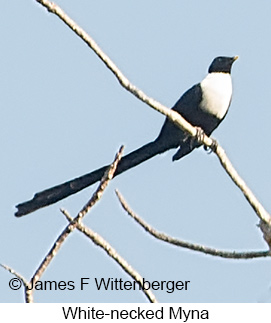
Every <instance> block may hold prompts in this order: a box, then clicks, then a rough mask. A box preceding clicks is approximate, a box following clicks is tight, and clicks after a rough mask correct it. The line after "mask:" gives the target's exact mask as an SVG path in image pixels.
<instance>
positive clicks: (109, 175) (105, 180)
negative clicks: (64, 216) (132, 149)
mask: <svg viewBox="0 0 271 323" xmlns="http://www.w3.org/2000/svg"><path fill="white" fill-rule="evenodd" d="M123 149H124V146H121V147H120V149H119V152H118V153H117V155H116V157H115V160H114V162H113V163H112V164H111V166H110V167H109V168H108V169H107V171H106V172H105V174H104V176H103V178H102V179H101V181H100V185H99V186H98V188H97V190H96V191H95V192H94V194H93V195H92V197H91V199H90V200H89V201H88V203H87V204H86V205H85V206H84V207H83V208H82V210H81V211H80V212H79V216H80V217H81V218H82V217H83V216H84V215H85V214H86V213H88V212H89V210H90V209H91V208H92V206H93V205H94V204H95V203H97V201H98V200H99V199H100V198H101V197H102V195H103V192H104V190H105V189H106V187H107V185H108V184H109V181H110V180H111V179H112V178H113V177H114V173H115V171H116V169H117V166H118V163H119V161H120V160H121V157H122V153H123Z"/></svg>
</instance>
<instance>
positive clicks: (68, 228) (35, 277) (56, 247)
mask: <svg viewBox="0 0 271 323" xmlns="http://www.w3.org/2000/svg"><path fill="white" fill-rule="evenodd" d="M122 152H123V147H121V148H120V150H119V152H118V153H117V155H116V157H115V160H114V162H113V163H112V164H111V165H110V167H109V169H108V170H107V171H106V172H105V175H104V176H103V178H102V179H101V182H100V185H99V186H98V188H97V189H96V191H95V192H94V194H93V195H92V197H91V199H90V201H89V202H88V203H87V204H86V206H85V207H84V208H83V209H82V210H81V211H80V212H79V213H78V215H77V216H76V217H75V218H74V219H73V221H72V222H70V223H69V224H68V225H67V226H66V228H65V229H64V230H63V231H62V233H61V234H60V235H59V237H58V238H57V240H56V242H55V243H54V245H53V246H52V248H51V249H50V251H49V252H48V254H47V255H46V257H45V258H44V259H43V261H42V262H41V264H40V266H39V267H38V269H37V270H36V272H35V274H34V275H33V277H32V278H31V281H30V285H31V286H35V283H36V282H37V281H38V280H40V278H41V276H42V274H43V273H44V271H45V270H46V268H47V267H48V266H49V264H50V262H51V261H52V259H53V258H54V257H55V255H56V254H57V252H58V250H59V249H60V247H61V246H62V245H63V243H64V241H65V240H66V238H67V237H68V236H69V234H70V233H71V232H72V231H73V230H74V229H75V228H76V227H77V226H78V223H79V222H80V221H81V220H82V218H83V216H85V215H86V213H87V212H89V211H90V208H91V207H92V206H93V205H94V204H95V203H97V202H98V200H99V199H100V198H101V196H102V194H103V192H104V190H105V188H106V186H107V185H108V183H109V181H110V179H111V178H112V177H113V175H114V171H115V170H116V168H117V164H118V162H119V161H120V158H121V155H122ZM33 291H34V289H28V288H27V289H26V300H27V301H28V302H31V303H32V302H33Z"/></svg>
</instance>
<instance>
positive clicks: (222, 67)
mask: <svg viewBox="0 0 271 323" xmlns="http://www.w3.org/2000/svg"><path fill="white" fill-rule="evenodd" d="M237 59H238V56H233V57H226V56H219V57H216V58H215V59H214V60H213V61H212V64H211V65H210V67H209V71H208V72H209V73H230V72H231V67H232V64H233V62H235V61H236V60H237Z"/></svg>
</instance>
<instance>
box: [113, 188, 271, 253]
mask: <svg viewBox="0 0 271 323" xmlns="http://www.w3.org/2000/svg"><path fill="white" fill-rule="evenodd" d="M116 194H117V197H118V199H119V201H120V203H121V205H122V207H123V209H124V210H125V211H126V212H127V213H128V214H129V215H130V216H131V217H132V218H133V219H134V220H135V221H136V222H137V223H138V224H140V225H141V226H142V227H143V228H144V229H145V230H146V231H147V232H148V233H150V234H151V235H152V236H154V237H155V238H157V239H159V240H162V241H165V242H168V243H171V244H173V245H175V246H178V247H183V248H187V249H191V250H195V251H199V252H203V253H205V254H209V255H212V256H218V257H222V258H231V259H251V258H259V257H268V256H270V251H252V252H236V251H232V252H229V251H222V250H218V249H214V248H209V247H205V246H203V245H199V244H195V243H190V242H186V241H183V240H179V239H176V238H172V237H170V236H168V235H166V234H165V233H162V232H158V231H157V230H155V229H154V228H153V227H151V226H150V225H149V224H148V223H147V222H145V221H144V220H142V219H141V218H140V217H139V216H138V215H137V214H136V213H135V212H134V211H133V210H132V209H131V207H130V206H129V205H128V204H127V202H126V201H125V200H124V198H123V196H122V195H121V194H120V193H119V191H117V190H116Z"/></svg>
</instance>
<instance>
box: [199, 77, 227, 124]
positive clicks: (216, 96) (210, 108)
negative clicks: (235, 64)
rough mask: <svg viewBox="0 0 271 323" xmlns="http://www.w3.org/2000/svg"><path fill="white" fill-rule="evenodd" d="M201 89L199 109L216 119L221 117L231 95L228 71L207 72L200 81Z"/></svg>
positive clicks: (225, 111) (225, 110) (224, 112)
mask: <svg viewBox="0 0 271 323" xmlns="http://www.w3.org/2000/svg"><path fill="white" fill-rule="evenodd" d="M200 85H201V89H202V102H201V106H200V107H201V109H202V110H203V111H206V112H208V113H210V114H212V115H214V116H216V117H217V118H218V119H220V120H221V119H223V118H224V116H225V114H226V113H227V111H228V108H229V105H230V103H231V97H232V81H231V75H230V74H229V73H209V74H208V75H207V76H206V77H205V79H204V80H203V81H202V82H201V83H200Z"/></svg>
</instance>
